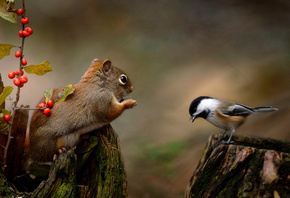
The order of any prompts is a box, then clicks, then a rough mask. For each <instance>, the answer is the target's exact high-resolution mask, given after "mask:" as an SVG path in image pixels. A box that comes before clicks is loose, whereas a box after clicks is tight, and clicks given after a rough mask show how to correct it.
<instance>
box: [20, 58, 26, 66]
mask: <svg viewBox="0 0 290 198" xmlns="http://www.w3.org/2000/svg"><path fill="white" fill-rule="evenodd" d="M21 62H22V65H24V66H25V65H27V60H26V59H24V58H23V59H22V61H21Z"/></svg>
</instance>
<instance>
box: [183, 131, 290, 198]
mask: <svg viewBox="0 0 290 198" xmlns="http://www.w3.org/2000/svg"><path fill="white" fill-rule="evenodd" d="M219 136H220V135H216V136H210V137H209V140H208V143H207V145H206V147H205V150H204V154H203V156H202V158H201V159H200V161H199V164H198V166H197V168H196V170H195V171H194V173H193V176H192V177H191V179H190V183H189V185H188V187H187V189H186V191H185V196H184V197H186V198H189V197H199V198H200V197H203V198H207V197H229V198H232V197H265V198H266V197H275V198H276V197H277V198H278V197H281V198H282V197H285V198H286V197H289V196H290V142H283V141H279V140H274V139H264V138H259V137H249V136H241V135H238V136H237V135H235V136H234V137H233V138H232V140H233V141H234V144H219V145H218V146H216V147H215V148H214V149H212V146H213V144H214V142H215V141H216V140H217V139H218V137H219ZM227 138H228V137H226V138H225V139H227Z"/></svg>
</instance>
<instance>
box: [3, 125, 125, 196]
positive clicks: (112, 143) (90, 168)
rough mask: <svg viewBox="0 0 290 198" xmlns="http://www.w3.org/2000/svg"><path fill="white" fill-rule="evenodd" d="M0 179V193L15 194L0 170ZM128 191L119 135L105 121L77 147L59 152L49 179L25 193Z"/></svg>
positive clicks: (111, 193)
mask: <svg viewBox="0 0 290 198" xmlns="http://www.w3.org/2000/svg"><path fill="white" fill-rule="evenodd" d="M40 152H41V151H40ZM0 183H2V184H4V187H5V188H1V187H0V197H5V196H6V197H11V196H13V195H14V196H15V195H16V193H15V192H13V191H12V192H11V188H7V186H8V185H9V182H7V180H5V178H4V177H3V175H2V174H1V172H0ZM10 186H11V185H10ZM9 190H10V191H9ZM18 194H19V193H18ZM20 194H21V193H20ZM127 194H128V192H127V173H126V171H125V166H124V160H123V157H122V154H121V150H120V145H119V139H118V135H117V134H116V133H115V131H114V130H113V128H112V127H111V125H107V126H104V127H103V128H101V129H99V130H96V131H93V132H91V133H90V134H89V138H87V139H84V140H83V141H82V142H81V143H80V144H79V145H78V146H77V147H75V148H73V149H70V150H68V151H67V152H65V153H62V154H59V155H58V156H57V159H56V160H55V161H54V162H53V163H52V165H51V168H50V171H49V176H48V179H46V180H45V181H42V182H41V183H40V184H39V186H38V187H37V188H36V189H35V190H34V191H33V192H31V193H29V194H27V195H26V196H25V197H41V198H43V197H62V198H66V197H67V198H73V197H78V198H79V197H104V198H122V197H127Z"/></svg>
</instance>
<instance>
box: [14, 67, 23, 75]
mask: <svg viewBox="0 0 290 198" xmlns="http://www.w3.org/2000/svg"><path fill="white" fill-rule="evenodd" d="M19 73H20V72H19V69H17V71H16V72H15V75H19ZM23 74H24V71H23V70H21V76H22V75H23Z"/></svg>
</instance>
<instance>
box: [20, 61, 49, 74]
mask: <svg viewBox="0 0 290 198" xmlns="http://www.w3.org/2000/svg"><path fill="white" fill-rule="evenodd" d="M24 70H25V71H26V72H27V73H29V74H36V75H39V76H42V75H43V74H46V73H47V72H50V71H52V68H51V66H50V63H49V62H48V61H47V60H45V61H43V62H42V63H41V64H38V65H28V66H26V67H24Z"/></svg>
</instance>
